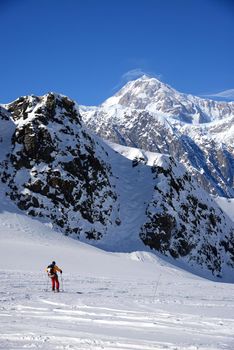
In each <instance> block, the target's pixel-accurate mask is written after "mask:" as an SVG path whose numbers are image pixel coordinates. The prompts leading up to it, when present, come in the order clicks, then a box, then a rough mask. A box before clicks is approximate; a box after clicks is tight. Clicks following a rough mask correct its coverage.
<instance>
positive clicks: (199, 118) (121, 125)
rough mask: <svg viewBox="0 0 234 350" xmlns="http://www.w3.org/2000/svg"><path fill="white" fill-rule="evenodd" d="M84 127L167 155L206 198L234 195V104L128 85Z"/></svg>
mask: <svg viewBox="0 0 234 350" xmlns="http://www.w3.org/2000/svg"><path fill="white" fill-rule="evenodd" d="M82 115H83V119H84V121H85V123H86V124H87V125H88V126H89V127H90V128H91V129H93V130H94V131H95V132H96V133H97V134H98V135H100V136H101V137H103V138H105V139H107V140H109V141H112V142H116V143H120V144H122V145H126V146H131V147H138V148H140V149H145V150H149V151H151V152H160V153H163V154H170V155H172V156H173V157H174V158H176V159H178V160H179V161H180V162H182V163H183V164H184V165H185V166H186V168H187V169H188V170H189V171H190V172H191V173H192V174H193V175H194V176H196V178H197V180H198V181H199V183H200V184H201V185H202V186H203V188H205V189H206V190H207V191H208V192H210V193H211V194H218V195H221V196H226V197H234V146H233V139H234V125H233V122H234V102H230V103H227V102H216V101H212V100H205V99H201V98H198V97H194V96H191V95H185V94H181V93H178V92H177V91H176V90H174V89H172V88H171V87H170V86H168V85H166V84H163V83H161V82H160V81H158V80H157V79H154V78H149V77H142V78H140V79H138V80H136V81H132V82H129V83H128V84H126V86H124V87H123V88H122V89H121V90H120V91H119V92H118V93H117V94H116V95H115V96H113V97H111V98H109V99H108V100H107V101H105V102H104V103H103V104H102V105H101V106H100V107H96V108H94V107H93V108H90V109H89V108H88V107H86V108H83V111H82Z"/></svg>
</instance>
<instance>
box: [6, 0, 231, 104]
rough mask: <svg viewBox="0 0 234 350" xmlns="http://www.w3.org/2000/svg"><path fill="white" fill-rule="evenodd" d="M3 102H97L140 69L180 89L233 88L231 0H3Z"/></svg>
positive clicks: (216, 90)
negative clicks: (54, 95)
mask: <svg viewBox="0 0 234 350" xmlns="http://www.w3.org/2000/svg"><path fill="white" fill-rule="evenodd" d="M0 38H1V41H0V42H1V51H0V81H1V85H0V87H1V90H0V102H1V103H6V102H9V101H11V100H13V99H15V98H17V97H19V96H21V95H26V94H37V95H42V94H45V93H47V92H48V91H55V92H59V93H62V94H65V95H68V96H70V97H71V98H73V99H75V100H76V101H77V102H78V103H80V104H87V105H88V104H89V105H91V104H99V103H101V102H102V101H104V100H105V99H106V98H107V97H109V96H111V95H113V94H114V92H116V91H117V89H118V88H119V87H120V86H121V85H122V84H123V83H124V82H125V81H126V80H128V79H129V78H131V77H135V76H137V75H138V74H140V73H141V72H146V73H150V74H153V75H156V76H159V77H160V78H161V80H162V81H164V82H166V83H168V84H169V85H171V86H173V87H174V88H176V89H177V90H179V91H181V92H188V93H193V94H205V93H215V92H220V91H223V90H227V89H232V88H234V1H233V0H0Z"/></svg>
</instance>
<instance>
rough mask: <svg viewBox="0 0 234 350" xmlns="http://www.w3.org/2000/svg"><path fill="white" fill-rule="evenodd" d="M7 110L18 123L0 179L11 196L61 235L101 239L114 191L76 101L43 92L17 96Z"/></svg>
mask: <svg viewBox="0 0 234 350" xmlns="http://www.w3.org/2000/svg"><path fill="white" fill-rule="evenodd" d="M9 111H11V112H12V116H13V118H14V120H15V123H16V125H17V126H16V130H15V133H14V135H13V150H12V152H11V155H10V157H9V164H8V167H7V169H5V170H4V171H3V173H2V180H3V181H4V182H5V183H7V184H8V185H9V192H8V194H9V196H10V197H11V199H12V200H14V201H15V202H16V203H17V205H18V207H19V208H20V209H22V210H26V211H27V212H28V214H29V215H32V216H35V217H43V218H48V219H50V220H51V221H52V222H53V224H54V225H55V226H56V227H57V228H59V229H61V230H62V231H63V232H65V233H66V234H77V236H78V237H79V235H83V236H84V237H87V238H89V239H100V238H101V237H102V235H103V234H104V233H106V231H107V227H108V224H110V223H111V220H112V217H113V218H114V220H115V219H116V218H117V215H118V213H117V210H116V212H115V210H114V209H113V208H114V203H115V202H116V199H117V195H116V193H115V190H114V186H113V184H112V183H111V181H113V179H111V178H112V175H111V169H110V165H108V163H107V162H104V161H103V159H106V158H107V154H106V152H105V150H104V149H103V148H102V147H101V146H100V145H99V144H98V143H97V142H96V141H95V140H94V139H93V138H92V137H91V136H90V135H89V134H88V133H87V131H86V129H85V128H84V127H82V125H81V117H80V115H79V112H78V109H77V108H76V106H75V103H74V102H73V101H71V100H69V99H68V98H67V97H61V96H58V95H55V94H48V95H46V96H44V97H42V98H39V97H36V96H32V97H25V98H20V99H18V100H16V101H15V102H13V103H12V104H10V105H9ZM82 220H85V221H86V222H87V223H86V225H85V230H83V229H82V225H81V224H80V221H82ZM95 223H96V226H95V227H94V224H95Z"/></svg>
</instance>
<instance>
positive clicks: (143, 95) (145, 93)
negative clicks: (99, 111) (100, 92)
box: [102, 75, 176, 109]
mask: <svg viewBox="0 0 234 350" xmlns="http://www.w3.org/2000/svg"><path fill="white" fill-rule="evenodd" d="M173 93H176V91H175V90H173V89H172V88H171V87H170V86H168V85H166V84H164V83H162V82H161V81H160V80H158V79H156V78H154V77H150V76H147V75H143V76H141V77H140V78H138V79H136V80H132V81H129V82H128V83H127V84H126V85H124V86H123V87H122V89H120V90H119V91H118V92H117V93H116V94H115V95H114V96H113V97H110V98H109V99H107V100H106V101H105V102H104V103H103V105H102V106H103V107H104V108H105V107H111V106H113V105H116V104H119V105H120V106H123V107H130V108H134V109H135V108H136V109H147V108H148V107H149V105H150V104H151V100H152V99H154V100H155V102H156V101H158V100H159V99H161V98H162V97H163V96H166V95H172V94H173Z"/></svg>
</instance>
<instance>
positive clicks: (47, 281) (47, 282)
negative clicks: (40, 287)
mask: <svg viewBox="0 0 234 350" xmlns="http://www.w3.org/2000/svg"><path fill="white" fill-rule="evenodd" d="M48 284H49V277H48V276H47V279H46V289H45V291H46V292H48Z"/></svg>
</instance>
